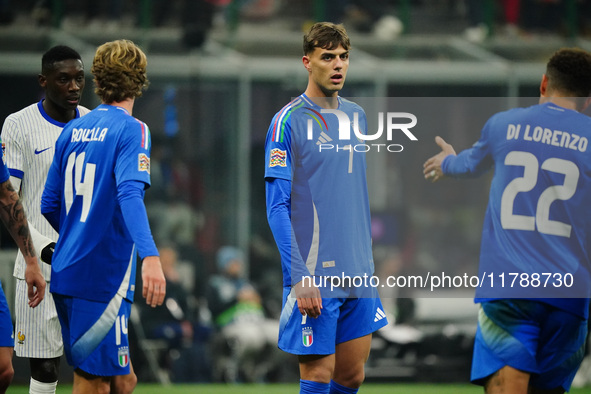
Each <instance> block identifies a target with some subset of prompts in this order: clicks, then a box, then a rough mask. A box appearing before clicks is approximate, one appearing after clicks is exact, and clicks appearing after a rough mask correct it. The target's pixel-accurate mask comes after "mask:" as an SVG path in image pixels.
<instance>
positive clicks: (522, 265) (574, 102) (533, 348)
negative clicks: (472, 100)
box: [423, 48, 591, 394]
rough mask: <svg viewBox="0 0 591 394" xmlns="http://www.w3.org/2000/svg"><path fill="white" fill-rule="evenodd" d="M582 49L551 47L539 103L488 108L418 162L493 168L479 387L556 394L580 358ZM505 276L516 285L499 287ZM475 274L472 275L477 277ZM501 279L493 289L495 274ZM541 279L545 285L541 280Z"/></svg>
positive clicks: (588, 126)
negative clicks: (459, 136) (468, 143)
mask: <svg viewBox="0 0 591 394" xmlns="http://www.w3.org/2000/svg"><path fill="white" fill-rule="evenodd" d="M590 95H591V54H590V53H588V52H586V51H583V50H580V49H576V48H564V49H561V50H559V51H557V52H556V53H555V54H554V55H553V56H552V57H551V58H550V60H549V61H548V63H547V65H546V72H545V74H544V75H543V77H542V81H541V84H540V100H539V104H537V105H534V106H531V107H527V108H515V109H511V110H508V111H504V112H500V113H498V114H496V115H493V116H492V117H491V118H490V119H489V120H488V121H487V123H486V124H485V126H484V127H483V129H482V132H481V137H480V139H479V140H478V141H477V142H476V143H475V144H474V145H473V146H472V147H471V148H470V149H467V150H464V151H462V152H460V153H459V154H458V155H456V153H455V151H454V148H453V147H452V146H451V145H450V144H448V143H446V142H445V141H444V140H443V139H442V138H441V137H436V143H437V144H438V145H439V147H440V148H441V150H442V151H441V152H440V153H439V154H437V155H435V156H433V157H431V158H430V159H428V160H427V161H426V162H425V163H424V166H423V172H424V176H425V178H426V179H428V180H431V181H432V182H436V181H439V180H440V179H442V178H444V177H447V176H449V177H470V176H478V175H480V174H482V173H484V172H485V171H487V170H489V169H491V168H494V176H493V179H492V183H491V188H490V195H489V201H488V207H487V211H486V216H485V221H484V230H483V233H482V242H481V251H480V264H479V270H480V275H487V276H486V278H489V276H490V275H491V274H492V276H493V277H494V278H495V280H497V282H496V283H492V282H491V281H490V278H489V281H488V282H486V283H485V284H484V285H483V286H482V287H481V288H478V289H477V290H476V298H475V301H476V302H477V303H480V310H479V315H478V328H477V332H476V340H475V346H474V357H473V362H472V376H471V380H472V382H474V383H476V384H481V385H483V386H484V388H485V392H487V393H501V392H510V393H524V394H525V393H563V392H564V391H568V390H569V388H570V385H571V383H572V380H573V378H574V376H575V373H576V371H577V369H578V368H579V365H580V363H581V361H582V358H583V353H584V347H585V339H586V334H587V319H588V311H589V295H590V294H589V292H590V289H591V286H590V284H591V279H590V278H591V274H590V270H591V250H590V249H589V239H590V237H591V227H590V224H591V210H589V209H588V203H589V201H591V186H590V185H591V183H590V180H591V179H590V177H591V160H589V156H588V154H589V153H588V149H589V146H588V140H589V139H590V138H591V118H589V117H588V116H586V115H584V114H582V113H581V112H582V111H583V110H584V109H585V108H587V106H588V105H589V103H590V101H591V100H590V99H589V96H590ZM509 275H513V276H515V275H518V276H519V279H518V283H514V286H510V285H509V279H510V276H509ZM481 277H482V276H481ZM503 277H504V278H505V280H506V282H505V283H504V285H505V286H504V287H503V286H502V285H501V282H500V280H501V278H503ZM544 284H546V285H544Z"/></svg>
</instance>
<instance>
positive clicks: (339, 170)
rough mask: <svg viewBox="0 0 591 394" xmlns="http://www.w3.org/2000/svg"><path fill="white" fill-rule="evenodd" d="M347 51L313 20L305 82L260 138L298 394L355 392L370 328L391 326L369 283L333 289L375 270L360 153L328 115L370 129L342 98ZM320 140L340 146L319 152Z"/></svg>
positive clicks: (327, 26) (329, 28)
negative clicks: (344, 280)
mask: <svg viewBox="0 0 591 394" xmlns="http://www.w3.org/2000/svg"><path fill="white" fill-rule="evenodd" d="M349 50H350V41H349V37H348V36H347V33H346V31H345V29H344V27H343V26H342V25H335V24H333V23H326V22H320V23H316V24H314V25H313V26H312V27H311V29H310V31H309V32H308V33H307V34H306V35H305V37H304V56H303V59H302V60H303V65H304V67H305V69H306V70H307V72H308V85H307V88H306V90H305V92H304V93H303V94H302V95H300V96H299V97H297V98H296V99H294V100H293V101H292V102H290V103H289V104H287V105H286V106H285V107H284V108H283V109H282V110H280V111H279V112H278V113H277V114H276V115H275V117H274V118H273V120H272V121H271V125H270V127H269V131H268V133H267V140H266V144H265V160H266V167H265V186H266V198H267V218H268V221H269V225H270V227H271V230H272V232H273V236H274V238H275V241H276V243H277V246H278V249H279V252H280V254H281V264H282V269H283V286H284V297H283V308H282V313H281V318H280V331H279V347H280V348H281V349H282V350H284V351H286V352H288V353H291V354H295V355H297V356H298V360H299V366H300V393H356V392H357V391H358V389H359V387H360V386H361V384H362V382H363V380H364V378H365V372H364V365H365V362H366V360H367V358H368V356H369V351H370V344H371V337H372V333H373V332H374V331H376V330H378V329H379V328H381V327H383V326H384V325H386V324H387V319H386V317H385V314H384V313H383V307H382V304H381V302H380V299H379V297H378V296H377V294H376V293H375V289H366V288H354V286H351V285H350V284H349V285H345V286H343V285H342V283H338V284H336V286H335V288H333V286H332V285H333V284H335V282H334V281H333V279H336V280H339V279H340V278H342V277H344V276H349V277H363V276H364V275H373V273H374V263H373V256H372V249H371V223H370V212H369V198H368V191H367V181H366V161H365V154H364V153H363V152H357V151H355V150H353V149H352V145H351V143H352V141H351V140H346V141H345V140H340V127H339V126H340V122H339V121H340V119H339V117H338V116H335V113H337V112H334V111H341V112H338V113H344V114H346V115H347V116H349V118H350V119H357V120H358V121H359V124H360V125H361V126H360V127H361V128H362V129H363V130H367V125H366V123H367V122H366V118H365V112H364V111H363V109H362V108H361V107H360V106H358V105H357V104H355V103H353V102H351V101H349V100H346V99H344V98H341V97H339V95H338V93H339V91H340V90H341V89H342V88H343V84H344V83H345V78H346V76H347V70H348V68H349ZM326 110H328V111H333V112H324V111H326ZM314 120H316V121H315V122H314ZM346 129H347V130H346V131H351V130H350V126H349V124H348V123H347V124H346ZM354 138H355V137H354ZM322 141H324V142H327V141H332V142H331V144H333V146H334V145H335V144H336V145H337V146H338V149H336V150H333V151H331V152H326V151H324V152H323V151H322V150H319V145H320V144H321V143H322ZM355 141H357V140H356V139H355ZM327 279H328V282H326V280H327ZM327 283H330V288H329V287H328V286H324V284H327ZM333 290H334V291H333Z"/></svg>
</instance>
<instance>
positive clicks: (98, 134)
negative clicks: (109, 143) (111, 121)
mask: <svg viewBox="0 0 591 394" xmlns="http://www.w3.org/2000/svg"><path fill="white" fill-rule="evenodd" d="M108 131H109V129H108V128H106V127H105V128H103V129H101V128H100V127H94V128H92V129H76V128H74V129H73V130H72V140H71V142H92V141H98V142H103V141H104V140H105V137H106V135H107V132H108Z"/></svg>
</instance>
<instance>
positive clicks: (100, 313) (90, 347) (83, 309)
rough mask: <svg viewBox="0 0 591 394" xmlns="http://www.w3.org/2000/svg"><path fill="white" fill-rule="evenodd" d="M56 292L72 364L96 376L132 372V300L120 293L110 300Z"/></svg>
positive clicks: (69, 359)
mask: <svg viewBox="0 0 591 394" xmlns="http://www.w3.org/2000/svg"><path fill="white" fill-rule="evenodd" d="M53 296H54V300H55V306H56V309H57V314H58V317H59V320H60V324H61V326H62V337H63V339H64V353H65V354H66V359H67V360H68V364H70V365H71V366H73V367H74V369H78V368H79V369H81V370H82V371H84V372H86V373H89V374H91V375H96V376H115V375H127V374H129V371H130V370H129V362H130V360H129V340H128V336H127V322H128V321H129V314H130V312H131V302H129V301H128V300H126V299H124V298H122V297H121V296H119V295H116V296H115V297H114V298H113V299H112V300H111V302H108V303H107V302H97V301H90V300H83V299H80V298H74V297H68V296H63V295H61V294H55V293H54V295H53Z"/></svg>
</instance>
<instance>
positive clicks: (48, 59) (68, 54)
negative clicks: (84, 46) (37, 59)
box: [41, 45, 82, 71]
mask: <svg viewBox="0 0 591 394" xmlns="http://www.w3.org/2000/svg"><path fill="white" fill-rule="evenodd" d="M70 59H75V60H80V61H81V60H82V57H80V54H79V53H78V52H76V51H75V50H74V49H72V48H70V47H68V46H65V45H57V46H54V47H52V48H51V49H49V50H48V51H47V52H45V53H44V54H43V57H42V58H41V71H48V70H52V69H53V66H54V64H55V63H57V62H61V61H63V60H70Z"/></svg>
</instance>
